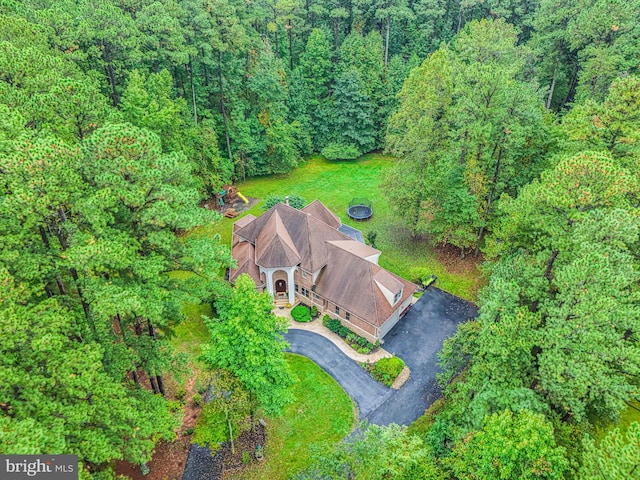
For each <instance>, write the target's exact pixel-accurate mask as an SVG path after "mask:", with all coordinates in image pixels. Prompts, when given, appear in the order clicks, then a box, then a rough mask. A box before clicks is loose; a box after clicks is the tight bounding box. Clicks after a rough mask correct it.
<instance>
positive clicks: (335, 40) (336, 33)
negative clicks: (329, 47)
mask: <svg viewBox="0 0 640 480" xmlns="http://www.w3.org/2000/svg"><path fill="white" fill-rule="evenodd" d="M339 38H340V23H339V22H338V19H337V18H334V19H333V49H334V51H336V52H337V51H338V40H339Z"/></svg>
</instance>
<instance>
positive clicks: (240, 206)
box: [200, 197, 260, 215]
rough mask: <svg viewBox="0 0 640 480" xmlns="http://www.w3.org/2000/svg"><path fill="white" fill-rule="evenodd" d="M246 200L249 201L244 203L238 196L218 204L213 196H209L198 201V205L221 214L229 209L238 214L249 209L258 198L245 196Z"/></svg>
mask: <svg viewBox="0 0 640 480" xmlns="http://www.w3.org/2000/svg"><path fill="white" fill-rule="evenodd" d="M247 200H248V201H249V202H248V203H245V202H244V201H243V200H242V199H241V198H239V197H238V198H237V199H235V200H233V201H232V202H228V203H225V204H224V205H222V206H220V205H219V204H218V202H217V200H215V199H214V198H210V199H208V200H206V201H204V202H202V203H200V206H201V207H202V208H206V209H207V210H215V211H216V212H219V213H220V214H221V215H224V214H225V213H227V212H229V211H234V212H235V213H236V214H238V215H240V214H241V213H242V212H245V211H247V210H249V209H250V208H252V207H253V206H254V205H255V204H256V203H258V202H259V201H260V200H259V199H258V198H253V197H247Z"/></svg>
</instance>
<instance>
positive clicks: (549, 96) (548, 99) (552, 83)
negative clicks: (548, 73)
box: [545, 57, 558, 110]
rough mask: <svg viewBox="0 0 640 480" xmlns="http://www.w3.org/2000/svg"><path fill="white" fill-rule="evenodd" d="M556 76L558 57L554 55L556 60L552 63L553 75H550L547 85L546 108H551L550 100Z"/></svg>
mask: <svg viewBox="0 0 640 480" xmlns="http://www.w3.org/2000/svg"><path fill="white" fill-rule="evenodd" d="M557 76H558V58H557V57H556V61H555V63H554V65H553V77H551V86H550V87H549V95H547V103H546V105H545V106H546V107H547V110H549V109H550V108H551V100H552V99H553V91H554V90H555V88H556V78H557Z"/></svg>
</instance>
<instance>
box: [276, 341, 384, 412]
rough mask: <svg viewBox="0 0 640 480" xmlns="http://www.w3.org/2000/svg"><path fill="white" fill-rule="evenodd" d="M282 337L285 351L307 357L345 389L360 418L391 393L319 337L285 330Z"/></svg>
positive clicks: (372, 410) (329, 342)
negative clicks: (285, 347) (356, 407)
mask: <svg viewBox="0 0 640 480" xmlns="http://www.w3.org/2000/svg"><path fill="white" fill-rule="evenodd" d="M284 338H285V340H286V341H287V342H289V345H290V348H289V350H288V351H290V352H292V353H298V354H300V355H304V356H305V357H308V358H310V359H311V360H313V361H314V362H316V363H317V364H318V365H320V367H321V368H322V369H323V370H324V371H325V372H327V373H328V374H329V375H331V376H332V377H333V378H334V379H335V380H336V382H338V383H339V384H340V385H341V386H342V388H344V389H345V391H346V392H347V393H348V394H349V396H350V397H351V398H353V399H354V400H355V402H356V403H357V404H358V409H359V411H360V418H365V417H367V416H368V415H369V414H371V413H372V412H374V411H375V410H376V409H377V408H378V407H379V406H380V405H382V404H383V403H384V402H385V401H386V400H387V399H388V398H389V397H390V396H391V395H392V394H393V393H394V391H393V390H391V389H390V388H387V387H385V386H384V385H381V384H380V383H378V382H376V381H375V380H374V379H373V378H371V376H370V375H369V374H368V373H367V372H365V371H364V369H363V368H362V367H361V366H360V365H358V364H357V363H356V362H355V361H354V360H352V359H350V358H349V357H347V356H346V355H345V354H344V353H342V352H341V351H340V349H339V348H338V347H336V346H335V345H334V344H333V343H331V341H329V340H327V339H326V338H324V337H323V336H322V335H318V334H317V333H313V332H307V331H305V330H289V332H288V333H287V334H286V335H285V337H284Z"/></svg>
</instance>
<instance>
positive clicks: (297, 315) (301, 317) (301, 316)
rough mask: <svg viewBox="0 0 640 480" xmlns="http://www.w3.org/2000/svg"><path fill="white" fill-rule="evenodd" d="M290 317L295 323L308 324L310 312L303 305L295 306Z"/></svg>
mask: <svg viewBox="0 0 640 480" xmlns="http://www.w3.org/2000/svg"><path fill="white" fill-rule="evenodd" d="M291 316H292V317H293V319H294V320H295V321H296V322H310V321H311V312H310V311H309V308H308V307H306V306H305V305H297V306H295V307H293V309H292V310H291Z"/></svg>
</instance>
